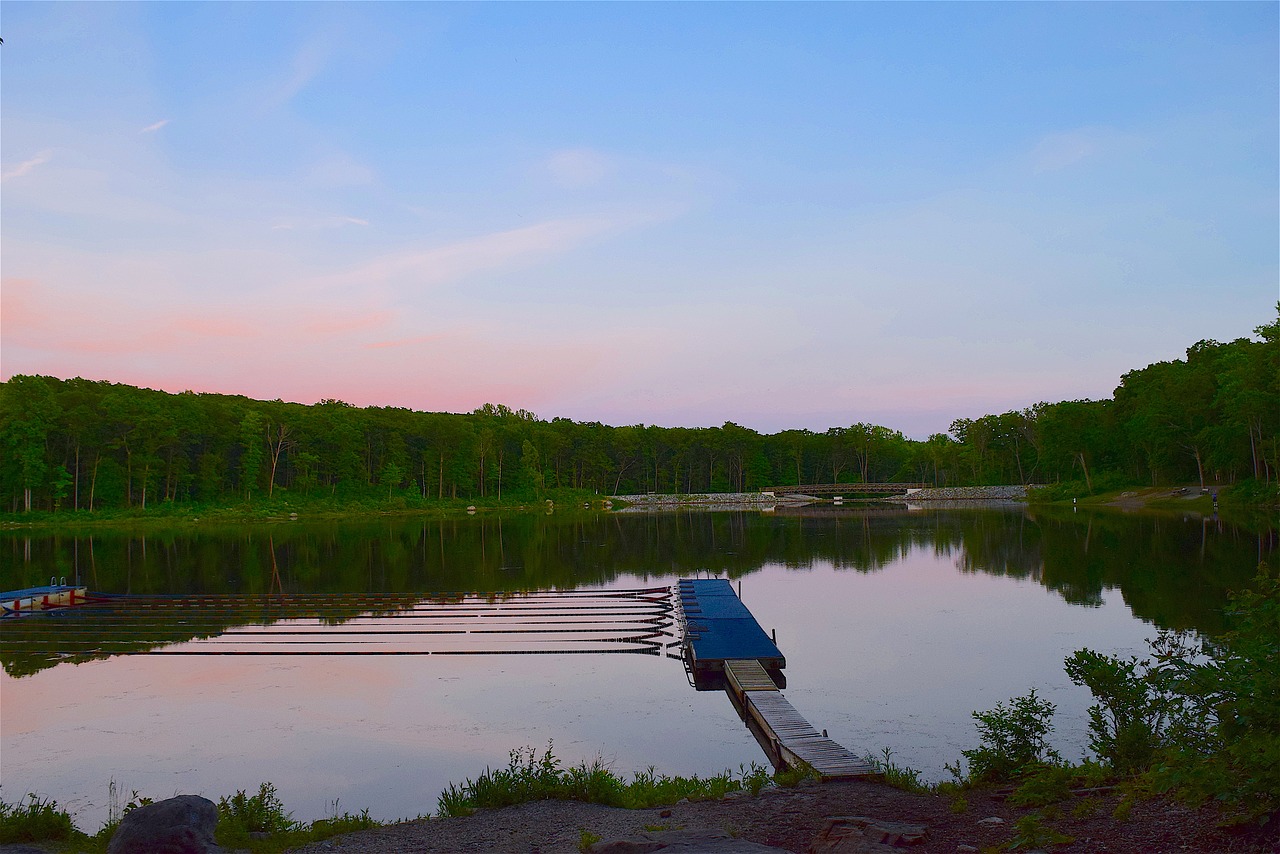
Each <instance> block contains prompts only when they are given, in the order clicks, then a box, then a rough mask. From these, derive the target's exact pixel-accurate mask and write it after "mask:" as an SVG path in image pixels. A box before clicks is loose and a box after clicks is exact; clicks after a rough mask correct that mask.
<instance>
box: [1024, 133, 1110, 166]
mask: <svg viewBox="0 0 1280 854" xmlns="http://www.w3.org/2000/svg"><path fill="white" fill-rule="evenodd" d="M1124 139H1125V135H1124V134H1122V133H1120V132H1118V131H1116V130H1114V129H1112V128H1099V127H1086V128H1077V129H1076V130H1070V131H1065V132H1062V133H1051V134H1049V135H1047V136H1045V137H1043V138H1042V139H1041V140H1040V141H1039V142H1038V143H1036V146H1035V148H1033V149H1032V150H1031V165H1032V169H1034V170H1035V171H1036V172H1057V171H1059V170H1061V169H1066V168H1067V167H1069V166H1074V165H1075V164H1077V163H1081V162H1083V161H1085V160H1088V159H1090V158H1093V157H1096V156H1098V155H1099V154H1103V153H1105V152H1106V151H1108V150H1109V149H1111V148H1114V147H1115V146H1116V145H1117V144H1119V143H1120V142H1121V141H1123V140H1124Z"/></svg>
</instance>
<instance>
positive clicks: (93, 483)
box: [89, 454, 102, 513]
mask: <svg viewBox="0 0 1280 854" xmlns="http://www.w3.org/2000/svg"><path fill="white" fill-rule="evenodd" d="M101 462H102V454H98V456H96V457H94V459H93V477H92V478H91V479H90V480H89V512H90V513H92V512H93V496H94V493H95V492H96V491H97V488H98V464H99V463H101Z"/></svg>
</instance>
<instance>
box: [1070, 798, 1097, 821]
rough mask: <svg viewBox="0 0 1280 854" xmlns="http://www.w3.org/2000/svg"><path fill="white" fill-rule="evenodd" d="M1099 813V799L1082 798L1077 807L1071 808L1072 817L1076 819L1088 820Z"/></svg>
mask: <svg viewBox="0 0 1280 854" xmlns="http://www.w3.org/2000/svg"><path fill="white" fill-rule="evenodd" d="M1097 811H1098V799H1097V798H1081V799H1080V800H1079V801H1077V802H1076V805H1075V806H1074V807H1072V808H1071V815H1073V816H1074V817H1076V818H1088V817H1089V816H1091V815H1093V814H1094V813H1096V812H1097Z"/></svg>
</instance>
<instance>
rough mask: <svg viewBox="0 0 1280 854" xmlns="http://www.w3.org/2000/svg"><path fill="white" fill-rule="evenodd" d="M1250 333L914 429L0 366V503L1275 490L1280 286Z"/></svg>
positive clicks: (388, 508)
mask: <svg viewBox="0 0 1280 854" xmlns="http://www.w3.org/2000/svg"><path fill="white" fill-rule="evenodd" d="M1255 333H1256V334H1257V336H1258V339H1259V340H1252V339H1248V338H1240V339H1237V340H1235V341H1232V342H1229V343H1225V344H1223V343H1219V342H1216V341H1200V342H1198V343H1196V344H1194V345H1192V346H1191V347H1189V348H1188V349H1187V351H1186V358H1185V359H1178V360H1173V361H1169V362H1158V363H1155V364H1152V365H1149V366H1147V367H1146V368H1142V369H1140V370H1134V371H1130V372H1128V373H1126V374H1125V375H1124V376H1123V377H1122V378H1121V382H1120V385H1119V386H1118V387H1117V388H1116V389H1115V392H1114V394H1113V395H1112V397H1111V398H1108V399H1105V400H1074V401H1062V402H1058V403H1038V404H1036V405H1034V406H1030V407H1027V408H1025V409H1022V410H1016V411H1010V412H1005V413H1000V414H991V415H984V416H981V417H979V418H972V419H971V418H957V419H955V420H954V421H953V422H952V423H951V425H950V427H949V430H948V432H947V433H935V434H933V435H931V436H929V437H928V438H927V439H924V440H915V439H909V438H907V437H906V436H904V435H903V434H902V433H901V432H900V431H898V430H895V429H892V428H890V427H885V426H882V425H876V424H870V423H865V422H859V423H855V424H852V425H849V426H837V427H831V428H830V429H827V430H826V431H824V432H815V431H812V430H808V429H794V430H783V431H781V432H778V433H773V434H761V433H758V432H757V431H755V430H752V429H749V428H746V427H743V426H740V425H738V424H734V423H733V422H726V423H725V424H723V425H722V426H720V427H699V428H682V427H671V428H668V427H658V426H654V425H644V424H637V425H629V426H609V425H605V424H601V423H599V422H575V421H571V420H569V419H566V418H552V419H550V420H546V419H541V418H539V417H537V416H536V415H534V414H533V413H531V412H528V411H526V410H523V409H511V408H509V407H507V406H503V405H495V404H485V405H484V406H481V407H480V408H478V409H476V410H475V411H473V412H470V413H466V414H454V413H441V412H422V411H415V410H409V409H403V408H396V407H379V406H370V407H363V408H362V407H356V406H352V405H350V404H348V403H344V402H343V401H340V400H322V401H320V402H318V403H316V404H313V405H303V404H299V403H287V402H285V401H282V400H274V401H262V400H252V399H249V398H246V397H243V396H238V395H225V394H213V393H195V392H191V391H186V392H182V393H180V394H170V393H168V392H164V391H156V390H152V389H144V388H137V387H134V386H130V385H125V384H119V383H111V382H108V381H95V380H88V379H82V378H79V377H76V378H73V379H65V380H64V379H58V378H56V377H48V376H25V375H16V376H13V377H11V378H10V379H9V380H8V381H6V382H4V383H2V384H0V507H2V508H3V516H2V517H0V518H3V519H4V520H6V521H13V520H18V519H24V518H32V517H33V516H35V515H37V514H49V515H51V516H54V517H58V518H64V517H70V518H74V519H80V518H83V517H85V516H93V517H98V516H105V515H107V514H115V513H124V514H126V515H134V514H137V515H143V514H149V513H151V512H152V511H159V512H161V513H174V514H178V515H184V514H189V515H191V516H208V515H210V514H213V513H215V512H222V513H227V512H229V513H233V514H235V513H238V514H239V515H241V516H246V517H261V516H262V515H264V514H270V513H273V512H283V513H285V514H286V515H287V514H288V513H289V512H299V513H301V512H302V510H303V509H306V510H307V511H308V512H311V513H315V512H336V513H346V512H384V511H385V512H395V511H397V510H434V509H436V508H442V509H446V510H448V511H451V510H453V509H456V508H459V507H460V508H463V509H465V508H466V507H468V506H474V507H476V508H477V510H479V509H481V508H486V507H490V506H509V505H512V504H514V505H516V506H519V505H520V504H524V505H526V506H529V505H535V504H543V503H544V502H545V501H546V500H547V499H548V498H550V499H552V500H553V501H556V502H557V503H565V502H567V501H578V502H579V503H587V502H593V501H597V500H601V498H602V497H603V496H607V495H646V494H649V493H663V494H684V495H689V494H694V493H758V492H762V491H768V490H770V489H771V488H773V487H775V486H777V485H779V484H787V483H848V482H861V483H924V484H927V485H929V486H932V487H939V488H954V487H982V486H994V485H998V484H1028V483H1035V484H1044V485H1045V486H1044V487H1043V488H1042V489H1041V490H1040V492H1042V493H1044V494H1043V495H1040V496H1038V497H1034V496H1033V500H1050V499H1051V500H1062V499H1067V498H1072V497H1075V498H1084V497H1093V496H1100V495H1106V494H1109V493H1118V492H1125V491H1136V490H1140V489H1148V488H1161V487H1168V486H1177V485H1186V484H1194V485H1195V486H1196V487H1197V488H1200V489H1208V488H1210V487H1211V486H1212V485H1214V484H1216V485H1217V487H1215V488H1220V491H1221V492H1222V493H1223V496H1224V498H1227V500H1230V501H1234V502H1237V503H1240V504H1248V505H1262V506H1275V505H1277V504H1278V503H1280V488H1278V484H1280V383H1278V382H1277V380H1276V378H1277V376H1280V306H1278V307H1277V318H1276V319H1274V320H1272V321H1271V322H1270V323H1267V324H1264V325H1262V326H1259V327H1257V329H1256V330H1255ZM1228 497H1229V498H1228Z"/></svg>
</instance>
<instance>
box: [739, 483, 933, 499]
mask: <svg viewBox="0 0 1280 854" xmlns="http://www.w3.org/2000/svg"><path fill="white" fill-rule="evenodd" d="M927 486H929V484H927V483H803V484H796V485H795V486H769V487H765V488H764V489H762V490H761V492H772V493H773V494H774V495H814V496H822V495H901V494H902V493H904V492H906V491H907V490H908V489H924V488H925V487H927Z"/></svg>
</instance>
